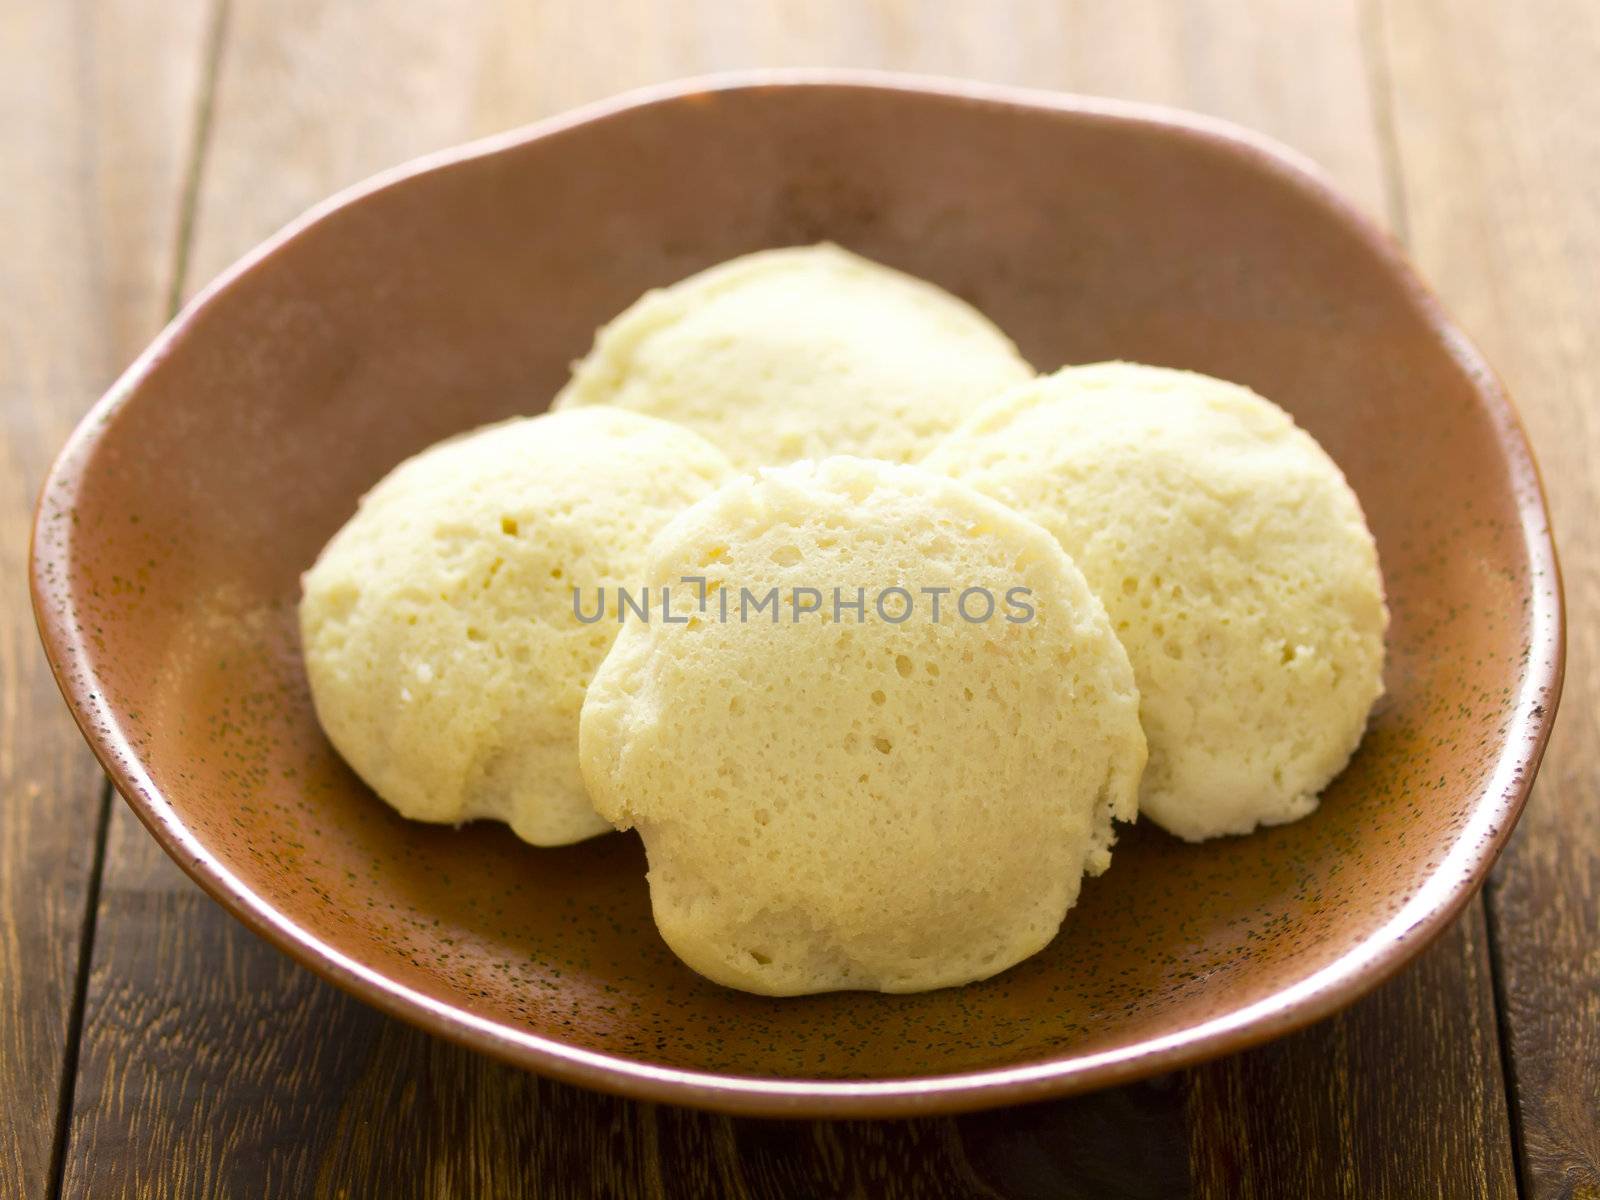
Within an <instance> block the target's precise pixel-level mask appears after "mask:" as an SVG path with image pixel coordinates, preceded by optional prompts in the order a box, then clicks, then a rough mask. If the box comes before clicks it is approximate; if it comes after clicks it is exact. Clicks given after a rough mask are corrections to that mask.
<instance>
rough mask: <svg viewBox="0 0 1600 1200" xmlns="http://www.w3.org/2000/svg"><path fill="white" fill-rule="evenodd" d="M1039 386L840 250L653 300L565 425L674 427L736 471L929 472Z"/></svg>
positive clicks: (1002, 353)
mask: <svg viewBox="0 0 1600 1200" xmlns="http://www.w3.org/2000/svg"><path fill="white" fill-rule="evenodd" d="M1032 374H1033V370H1032V368H1030V367H1029V366H1028V364H1027V363H1026V362H1024V361H1023V360H1022V358H1021V356H1020V355H1019V354H1018V353H1017V349H1016V347H1015V346H1014V345H1012V343H1011V341H1010V339H1008V338H1007V337H1006V336H1005V335H1004V334H1003V333H1001V332H1000V331H999V330H998V329H996V328H995V326H994V325H993V324H991V323H990V322H989V321H988V320H987V319H986V318H985V317H984V316H983V315H982V314H981V313H979V312H978V311H977V310H976V309H974V308H972V307H971V306H970V305H968V304H966V303H964V302H963V301H961V300H959V299H957V298H956V297H955V296H952V295H951V294H950V293H948V292H946V291H944V290H942V289H940V288H937V287H935V286H934V285H932V284H930V283H925V282H923V281H922V280H920V279H913V278H912V277H911V276H909V275H905V274H902V273H900V272H898V271H893V270H890V269H889V268H887V267H883V266H880V265H878V264H877V263H873V262H870V261H868V260H867V259H864V258H861V257H859V256H858V255H855V254H851V253H849V252H848V251H845V250H841V249H840V248H839V247H837V246H832V245H826V244H824V245H817V246H799V247H792V248H788V249H782V250H766V251H761V252H759V253H756V254H749V255H746V256H744V257H742V258H736V259H733V260H732V261H730V262H726V263H723V264H721V265H720V266H716V267H713V268H711V269H709V270H707V271H703V272H701V273H700V274H698V275H694V276H692V277H690V278H688V279H685V280H683V281H681V282H679V283H677V284H674V285H673V286H671V287H668V288H663V289H660V290H657V291H652V292H648V293H646V294H645V295H644V296H643V297H642V298H641V299H639V300H638V302H636V303H635V304H634V305H632V306H631V307H630V308H629V309H627V311H625V312H623V313H622V314H621V315H620V316H618V317H617V318H616V319H615V320H613V321H612V322H611V323H610V324H609V325H607V326H605V327H604V328H603V329H601V330H600V331H599V333H598V334H597V335H596V337H595V343H594V348H593V349H592V350H591V351H590V353H589V355H588V356H587V357H586V358H584V359H583V361H582V362H580V363H578V364H577V366H576V367H575V369H574V371H573V376H572V380H571V382H570V383H568V385H567V386H566V388H565V389H564V390H563V391H562V393H561V395H560V396H559V397H558V398H557V400H556V403H555V407H556V408H558V409H565V408H575V407H578V406H580V405H586V404H612V405H618V406H620V407H623V408H629V409H633V410H635V411H638V412H643V413H649V414H650V415H652V416H657V417H664V418H667V419H669V420H673V421H679V422H681V423H683V424H684V425H687V426H689V427H690V428H692V429H695V430H696V431H698V432H699V433H701V434H703V435H704V436H705V437H706V438H707V439H709V440H710V441H711V442H713V443H714V444H716V445H717V446H718V447H719V448H720V449H721V450H722V451H723V452H724V453H725V454H726V455H727V456H728V458H729V460H730V461H732V462H733V463H734V465H735V466H738V467H741V468H751V467H757V466H765V465H775V464H780V463H788V462H793V461H795V460H797V459H801V458H823V457H826V456H828V455H830V454H854V455H861V456H863V457H867V458H882V459H888V460H891V461H895V462H910V461H914V460H916V459H918V458H921V457H922V456H923V455H924V454H925V453H926V452H927V451H928V450H929V449H931V448H932V446H933V445H934V443H935V442H937V441H938V440H939V439H940V438H941V437H942V436H943V435H944V434H946V433H947V432H949V430H950V429H951V428H952V427H953V426H954V425H955V424H956V423H957V422H959V421H960V420H961V419H962V418H963V417H965V416H967V415H968V414H969V413H970V412H971V411H972V409H973V408H974V407H975V406H976V405H978V404H980V403H982V402H983V401H985V400H988V399H989V398H991V397H992V396H994V395H995V394H996V393H997V392H999V391H1002V390H1003V389H1005V388H1007V387H1010V386H1012V385H1014V384H1017V383H1021V382H1022V381H1023V380H1026V379H1028V378H1030V377H1031V376H1032Z"/></svg>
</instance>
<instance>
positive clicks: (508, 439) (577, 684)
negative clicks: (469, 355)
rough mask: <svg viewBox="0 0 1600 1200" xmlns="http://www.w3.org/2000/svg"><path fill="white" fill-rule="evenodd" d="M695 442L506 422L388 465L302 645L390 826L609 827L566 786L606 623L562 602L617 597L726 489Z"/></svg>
mask: <svg viewBox="0 0 1600 1200" xmlns="http://www.w3.org/2000/svg"><path fill="white" fill-rule="evenodd" d="M729 470H730V468H729V466H728V464H727V462H726V461H725V460H724V459H723V457H722V455H721V454H720V453H718V452H717V450H716V449H715V448H713V447H712V446H711V445H709V444H708V443H707V442H705V441H704V440H703V439H702V438H700V437H699V436H698V435H697V434H695V433H692V432H691V431H689V430H687V429H682V428H680V427H678V426H676V425H671V424H669V423H667V422H664V421H657V420H654V419H652V418H649V417H644V416H640V415H638V414H636V413H630V412H624V411H621V410H617V409H607V408H591V409H585V410H582V411H579V412H571V413H561V414H555V415H548V416H540V417H532V418H528V419H522V420H515V421H508V422H506V423H504V424H499V425H494V426H490V427H489V428H486V429H481V430H478V431H476V432H474V433H470V434H467V435H465V436H462V437H459V438H455V439H453V440H451V441H447V442H444V443H441V444H439V445H437V446H434V447H432V448H430V449H428V450H425V451H423V452H422V453H421V454H418V455H417V456H416V457H414V458H411V459H408V460H407V461H406V462H403V463H401V464H400V465H399V466H398V467H396V468H395V469H394V470H393V471H392V472H390V473H389V475H388V476H386V477H385V478H384V479H383V480H382V481H381V482H380V483H379V484H378V485H377V486H376V487H374V488H373V489H372V491H370V492H369V493H368V494H367V495H366V496H365V497H364V498H363V499H362V501H361V505H360V508H359V509H358V511H357V512H356V514H355V515H354V516H353V517H352V518H351V519H350V521H349V523H347V524H346V525H345V526H344V528H343V529H341V530H340V531H339V532H338V533H337V534H336V535H335V536H334V537H333V539H332V540H331V541H330V542H329V543H328V545H327V546H326V548H325V549H324V550H323V552H322V554H321V556H320V557H319V558H318V559H317V562H316V564H315V565H314V566H313V567H312V568H311V570H309V571H308V572H306V574H305V576H304V578H303V580H302V585H303V591H302V599H301V602H300V629H301V639H302V643H303V647H304V651H305V664H306V671H307V674H308V676H309V679H310V683H311V693H312V698H313V700H314V701H315V704H316V710H317V716H318V719H319V720H320V721H321V723H322V727H323V729H324V730H325V731H326V732H327V735H328V738H329V740H330V741H332V742H333V744H334V746H335V747H336V748H337V749H338V751H339V753H340V754H342V755H343V756H344V758H345V760H346V761H347V762H348V763H349V764H350V765H351V767H353V768H354V769H355V771H356V773H357V774H359V775H360V776H361V777H362V778H363V779H365V780H366V781H367V783H368V784H370V785H371V787H372V788H373V790H374V791H376V792H377V793H378V795H380V796H381V797H383V799H384V800H386V801H388V803H390V804H391V805H393V806H394V807H395V808H396V809H397V810H398V811H399V812H400V813H402V814H403V815H405V816H407V817H412V818H415V819H417V820H423V821H440V822H447V823H457V822H462V821H468V820H472V819H473V818H477V817H491V818H495V819H498V820H502V821H505V822H507V823H509V824H510V826H511V828H512V829H513V830H514V831H515V832H516V834H517V836H519V837H521V838H523V839H525V840H527V841H529V842H533V843H535V844H536V845H544V846H549V845H561V844H564V843H567V842H574V841H578V840H580V839H582V838H586V837H590V836H593V835H594V834H597V833H601V832H604V831H606V830H608V829H609V826H608V825H607V824H606V822H605V821H603V820H602V819H601V818H600V817H598V816H597V815H596V814H595V812H594V810H593V808H591V806H590V804H589V801H588V798H587V794H586V792H585V790H584V786H583V780H582V777H581V775H580V773H579V769H578V745H577V740H578V712H579V709H580V707H581V705H582V703H583V694H584V689H585V687H586V686H587V685H588V682H589V679H590V677H591V676H592V675H593V674H594V670H595V668H596V667H597V666H598V665H599V663H600V660H601V658H603V657H604V655H605V652H606V650H607V649H608V648H609V647H610V644H611V641H612V639H613V638H614V637H615V636H616V632H617V626H616V624H615V623H610V624H607V623H604V622H596V623H592V624H585V623H582V622H580V621H578V620H577V619H576V618H575V617H574V605H573V589H574V588H580V589H582V598H583V602H584V604H585V605H586V607H587V609H592V607H593V603H594V601H593V599H592V597H593V596H594V595H595V594H596V592H597V589H600V588H606V587H611V586H613V585H616V584H620V583H628V584H632V583H633V582H634V579H635V577H636V576H637V574H638V570H639V567H640V566H641V564H642V563H643V560H644V551H645V547H646V545H647V544H648V542H649V541H650V538H651V537H652V536H653V535H654V534H655V533H656V532H657V531H658V530H659V529H660V528H661V526H662V525H664V524H665V523H666V521H667V520H668V519H669V518H670V517H672V516H674V515H676V514H677V512H678V511H679V510H681V509H682V508H683V507H684V506H685V505H687V504H689V503H690V502H691V501H694V500H697V499H699V498H700V497H702V496H704V495H706V494H707V493H708V492H710V491H711V490H712V489H713V487H714V486H715V485H717V484H718V483H719V482H721V481H722V480H723V479H724V477H725V476H726V475H727V474H728V473H729Z"/></svg>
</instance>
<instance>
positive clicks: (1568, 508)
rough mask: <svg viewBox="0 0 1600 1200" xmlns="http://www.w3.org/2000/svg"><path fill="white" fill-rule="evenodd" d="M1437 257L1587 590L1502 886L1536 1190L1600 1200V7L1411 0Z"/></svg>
mask: <svg viewBox="0 0 1600 1200" xmlns="http://www.w3.org/2000/svg"><path fill="white" fill-rule="evenodd" d="M1382 32H1383V37H1384V50H1385V53H1386V56H1387V59H1388V71H1389V74H1390V77H1391V78H1392V81H1393V82H1392V86H1393V95H1394V105H1393V107H1394V125H1395V135H1396V144H1397V146H1398V149H1399V153H1400V158H1401V161H1402V163H1403V166H1404V176H1403V181H1404V188H1405V192H1406V195H1407V197H1408V206H1409V209H1410V214H1411V230H1412V240H1413V245H1414V249H1415V252H1416V255H1417V258H1418V260H1419V262H1420V263H1421V265H1422V266H1423V268H1424V269H1425V270H1426V271H1427V272H1428V274H1429V275H1430V276H1431V277H1432V278H1433V280H1434V282H1435V283H1436V285H1437V286H1438V288H1439V290H1440V292H1441V293H1442V295H1443V296H1444V299H1445V301H1446V303H1447V304H1449V305H1450V307H1451V308H1452V309H1453V310H1454V311H1455V312H1456V313H1457V314H1458V315H1459V317H1460V318H1461V319H1462V321H1463V323H1464V324H1465V325H1466V326H1467V328H1468V330H1469V331H1470V332H1471V333H1472V334H1473V336H1474V337H1475V338H1476V339H1477V340H1478V341H1479V342H1480V343H1481V344H1482V346H1483V347H1484V350H1485V353H1486V354H1487V355H1488V357H1489V360H1490V361H1491V362H1493V363H1494V364H1495V366H1496V367H1497V368H1498V369H1499V370H1500V372H1501V373H1502V375H1503V377H1504V379H1505V380H1506V383H1507V385H1508V386H1509V388H1510V391H1511V394H1512V395H1513V396H1514V397H1515V398H1516V401H1517V403H1518V406H1519V407H1520V409H1521V411H1522V414H1523V418H1524V420H1525V421H1526V423H1527V427H1528V432H1529V434H1530V435H1531V437H1532V439H1533V443H1534V446H1535V447H1536V449H1537V450H1538V453H1539V455H1540V461H1541V465H1542V466H1543V469H1544V480H1545V486H1546V488H1547V490H1548V492H1549V497H1550V502H1551V507H1552V509H1553V514H1554V521H1555V529H1556V538H1557V544H1558V547H1559V549H1560V553H1561V559H1562V568H1563V573H1564V575H1565V581H1566V592H1567V611H1568V644H1569V651H1568V666H1567V681H1566V695H1565V698H1564V699H1563V701H1562V704H1561V720H1560V722H1559V723H1558V724H1557V726H1556V729H1555V733H1554V735H1553V737H1552V739H1551V742H1550V748H1549V752H1548V754H1547V756H1546V758H1545V764H1544V769H1543V771H1541V773H1540V775H1539V781H1538V784H1537V785H1536V786H1535V788H1534V793H1533V798H1532V800H1531V801H1530V803H1529V806H1528V811H1527V812H1526V813H1525V814H1524V816H1523V818H1522V823H1521V825H1520V826H1519V828H1518V830H1517V833H1516V836H1515V838H1514V839H1513V841H1512V844H1511V847H1510V849H1509V850H1508V851H1507V853H1506V856H1505V858H1504V859H1503V860H1502V862H1501V864H1500V867H1499V868H1498V870H1497V871H1496V873H1495V875H1494V877H1493V879H1492V881H1491V884H1490V888H1489V903H1490V912H1491V919H1492V928H1493V930H1494V933H1495V949H1496V955H1497V963H1498V967H1499V971H1500V983H1501V1000H1502V1004H1503V1007H1504V1021H1505V1024H1506V1028H1507V1031H1508V1034H1509V1052H1510V1061H1511V1067H1512V1071H1513V1076H1514V1079H1515V1084H1516V1092H1517V1106H1516V1108H1517V1111H1516V1117H1517V1121H1518V1124H1519V1126H1520V1129H1521V1134H1522V1139H1521V1141H1522V1151H1523V1153H1522V1160H1521V1169H1522V1183H1523V1190H1524V1192H1525V1194H1526V1195H1528V1196H1531V1197H1575V1196H1587V1197H1597V1196H1600V806H1597V804H1596V798H1597V796H1600V736H1597V735H1600V672H1597V663H1600V658H1597V653H1600V645H1597V638H1600V623H1597V622H1596V621H1595V618H1594V614H1595V612H1596V609H1597V607H1600V537H1597V535H1596V532H1595V512H1596V510H1597V508H1600V462H1597V451H1600V375H1597V374H1596V364H1597V363H1600V319H1597V318H1600V313H1597V309H1596V295H1597V291H1600V209H1597V208H1596V205H1595V190H1596V188H1597V186H1600V137H1597V135H1596V130H1597V129H1600V87H1596V82H1595V81H1596V80H1597V79H1600V11H1597V10H1596V8H1595V6H1594V5H1593V4H1592V3H1587V2H1586V0H1557V2H1553V3H1550V4H1544V5H1540V6H1539V7H1538V9H1537V19H1534V17H1533V14H1532V12H1530V13H1529V14H1527V17H1526V19H1518V18H1516V17H1512V16H1510V15H1509V14H1505V13H1501V12H1500V11H1499V10H1498V9H1497V8H1496V7H1495V6H1493V5H1490V4H1487V3H1476V4H1468V5H1458V4H1453V3H1445V2H1444V0H1393V2H1392V3H1389V4H1387V5H1386V7H1385V21H1384V23H1383V31H1382Z"/></svg>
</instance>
